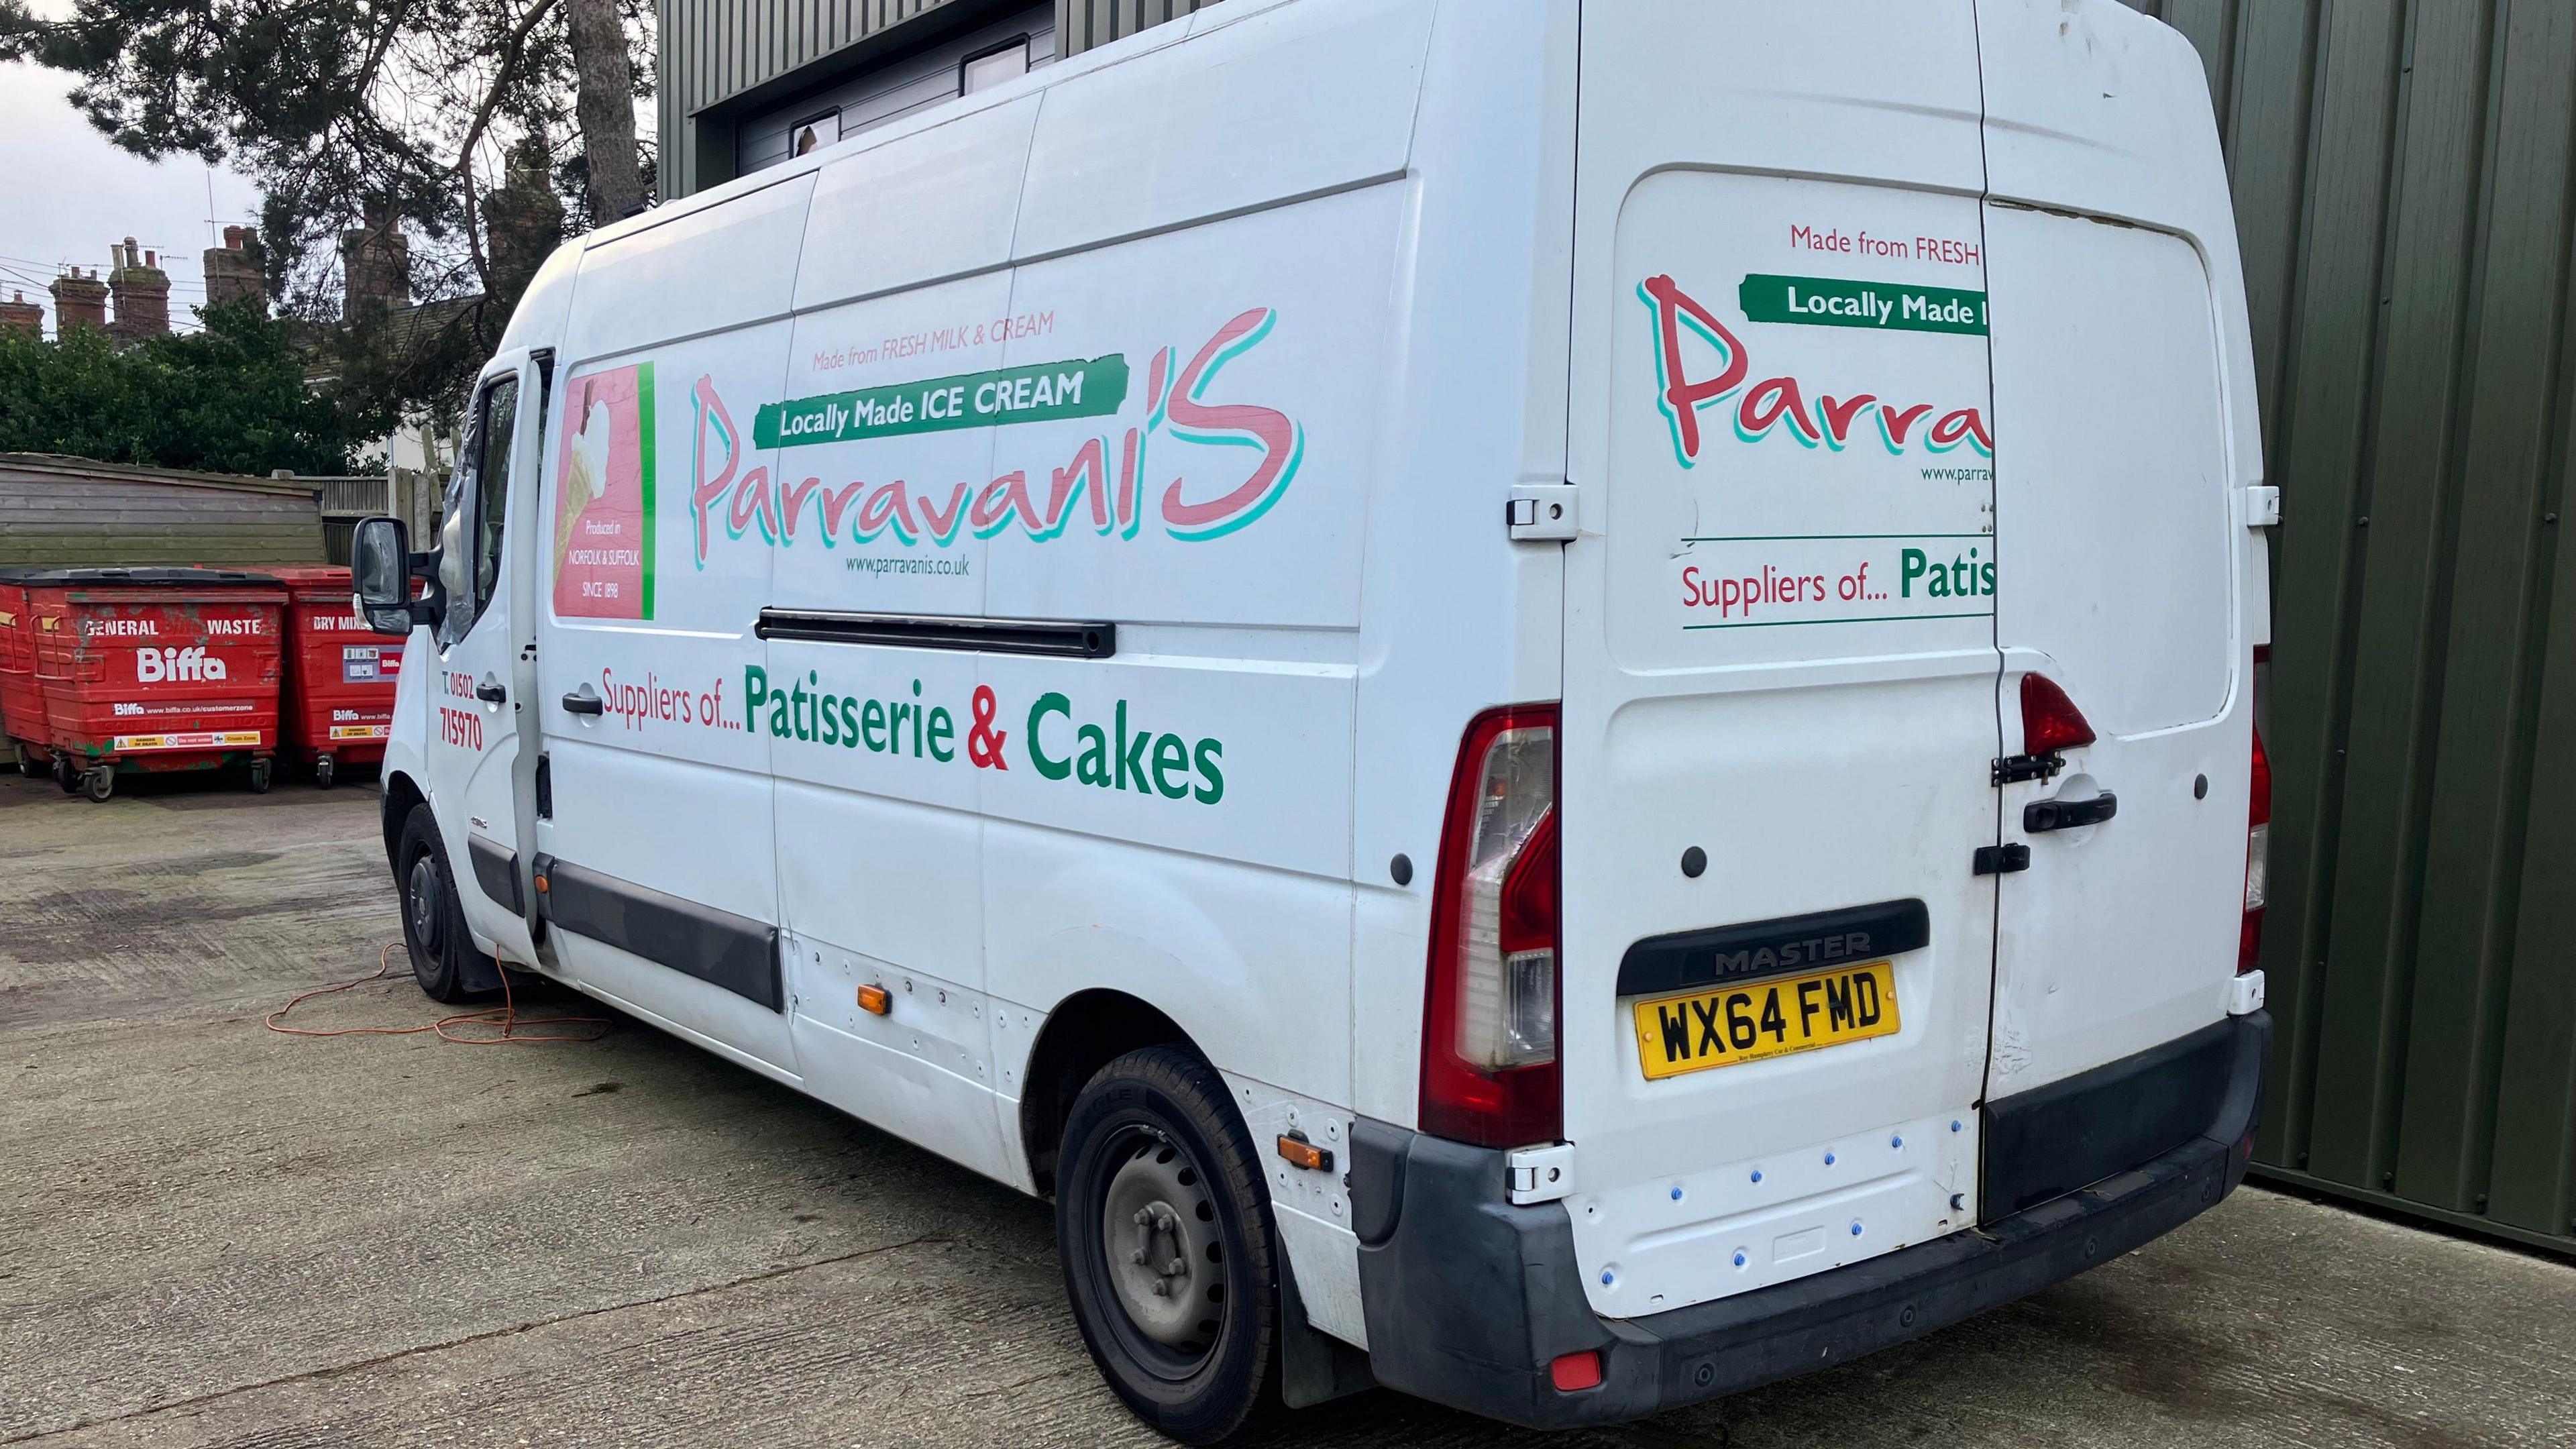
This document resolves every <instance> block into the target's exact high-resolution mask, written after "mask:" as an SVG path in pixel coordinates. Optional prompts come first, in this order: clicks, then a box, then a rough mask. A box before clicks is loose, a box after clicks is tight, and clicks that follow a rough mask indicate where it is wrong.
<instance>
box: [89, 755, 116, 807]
mask: <svg viewBox="0 0 2576 1449" xmlns="http://www.w3.org/2000/svg"><path fill="white" fill-rule="evenodd" d="M81 793H82V794H84V795H87V796H88V797H89V798H90V799H92V800H94V801H97V802H100V803H102V804H104V803H105V802H106V800H107V797H108V796H110V795H113V794H115V793H116V767H115V766H114V765H92V766H90V767H89V773H88V774H86V775H83V776H81Z"/></svg>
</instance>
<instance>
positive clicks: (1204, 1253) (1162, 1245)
mask: <svg viewBox="0 0 2576 1449" xmlns="http://www.w3.org/2000/svg"><path fill="white" fill-rule="evenodd" d="M1103 1156H1104V1157H1105V1158H1106V1165H1104V1166H1103V1168H1102V1169H1101V1173H1100V1178H1101V1180H1102V1181H1103V1187H1102V1189H1101V1217H1100V1247H1101V1277H1102V1278H1103V1279H1104V1280H1105V1281H1104V1283H1103V1285H1102V1286H1103V1287H1105V1288H1106V1289H1108V1292H1107V1293H1106V1294H1105V1295H1104V1296H1106V1297H1107V1298H1109V1299H1110V1300H1111V1301H1112V1302H1114V1303H1116V1304H1117V1307H1118V1319H1119V1323H1118V1327H1119V1329H1120V1330H1121V1331H1120V1334H1119V1336H1120V1337H1121V1338H1123V1339H1125V1340H1127V1347H1128V1349H1129V1350H1130V1352H1132V1353H1133V1354H1134V1355H1135V1357H1136V1358H1137V1360H1138V1361H1139V1362H1140V1363H1142V1364H1144V1365H1145V1366H1146V1367H1147V1368H1149V1369H1151V1370H1152V1371H1153V1372H1154V1373H1156V1374H1157V1375H1159V1376H1161V1377H1164V1378H1169V1379H1181V1378H1187V1377H1189V1376H1190V1375H1191V1374H1193V1373H1195V1372H1197V1371H1198V1370H1199V1369H1200V1368H1202V1367H1204V1366H1205V1365H1206V1363H1207V1362H1208V1360H1209V1358H1210V1357H1212V1356H1213V1355H1214V1354H1215V1352H1216V1347H1217V1344H1218V1343H1219V1342H1220V1341H1221V1340H1222V1339H1223V1338H1224V1336H1225V1325H1226V1321H1227V1315H1228V1313H1229V1312H1230V1308H1231V1305H1230V1304H1229V1303H1228V1301H1227V1299H1228V1293H1227V1285H1226V1279H1227V1276H1228V1275H1227V1271H1226V1266H1225V1243H1224V1233H1223V1229H1222V1225H1221V1224H1220V1223H1219V1221H1218V1218H1217V1205H1216V1198H1215V1195H1214V1194H1213V1193H1212V1192H1210V1191H1209V1189H1208V1181H1207V1172H1206V1169H1204V1168H1203V1167H1201V1166H1200V1165H1199V1164H1198V1162H1197V1160H1196V1159H1195V1158H1194V1157H1192V1155H1191V1154H1190V1152H1189V1151H1188V1150H1187V1149H1186V1148H1184V1147H1183V1146H1182V1145H1181V1144H1180V1143H1179V1142H1178V1141H1176V1140H1174V1139H1173V1138H1172V1137H1171V1136H1170V1135H1169V1134H1167V1133H1163V1132H1160V1131H1156V1130H1154V1129H1152V1128H1150V1127H1146V1126H1143V1125H1141V1124H1140V1125H1135V1126H1131V1127H1129V1128H1127V1129H1126V1130H1124V1131H1121V1132H1120V1133H1119V1134H1118V1135H1117V1136H1116V1138H1115V1139H1114V1140H1113V1141H1112V1142H1111V1144H1110V1147H1109V1150H1108V1151H1107V1152H1106V1153H1104V1154H1103ZM1140 1255H1141V1257H1140ZM1158 1288H1159V1289H1160V1290H1161V1291H1157V1290H1158Z"/></svg>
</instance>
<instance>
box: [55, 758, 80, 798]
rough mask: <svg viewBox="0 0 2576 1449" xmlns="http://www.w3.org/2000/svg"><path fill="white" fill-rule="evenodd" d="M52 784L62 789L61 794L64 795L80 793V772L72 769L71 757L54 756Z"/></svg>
mask: <svg viewBox="0 0 2576 1449" xmlns="http://www.w3.org/2000/svg"><path fill="white" fill-rule="evenodd" d="M54 783H55V784H57V785H60V786H61V787H62V789H63V793H64V794H66V795H77V794H79V793H80V786H81V777H80V771H79V770H78V769H75V768H74V767H73V765H72V757H71V756H69V755H56V756H54Z"/></svg>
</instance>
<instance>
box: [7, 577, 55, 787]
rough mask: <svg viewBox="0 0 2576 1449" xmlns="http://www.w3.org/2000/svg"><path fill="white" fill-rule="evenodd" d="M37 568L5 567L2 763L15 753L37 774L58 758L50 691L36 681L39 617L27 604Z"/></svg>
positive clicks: (22, 769) (23, 769) (21, 765)
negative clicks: (51, 742)
mask: <svg viewBox="0 0 2576 1449" xmlns="http://www.w3.org/2000/svg"><path fill="white" fill-rule="evenodd" d="M35 572H37V570H35V569H27V568H17V569H0V763H5V762H6V761H7V759H8V757H9V756H11V755H15V756H16V757H17V760H18V771H19V773H20V774H23V775H25V776H27V777H28V778H29V779H33V778H35V777H37V776H39V775H42V774H44V773H45V769H46V766H47V764H48V763H49V762H51V760H52V759H53V754H52V752H51V751H49V750H47V749H46V748H45V737H46V727H45V695H44V691H42V690H40V689H38V688H37V687H36V620H35V616H34V615H33V614H31V613H29V612H28V610H27V585H26V577H27V575H29V574H32V573H35Z"/></svg>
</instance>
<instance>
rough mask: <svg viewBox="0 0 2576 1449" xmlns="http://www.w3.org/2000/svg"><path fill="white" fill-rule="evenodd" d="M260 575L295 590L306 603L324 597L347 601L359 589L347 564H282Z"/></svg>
mask: <svg viewBox="0 0 2576 1449" xmlns="http://www.w3.org/2000/svg"><path fill="white" fill-rule="evenodd" d="M260 573H262V574H264V575H266V576H267V577H269V578H271V579H274V580H276V581H277V582H279V583H281V584H284V585H286V586H287V587H288V588H290V589H293V590H294V591H295V596H296V597H297V598H298V599H300V600H304V601H306V602H310V601H312V600H313V599H316V598H319V597H324V596H330V597H337V598H342V599H345V598H347V597H348V596H349V594H350V593H351V592H352V591H353V590H355V589H356V588H357V585H356V583H354V582H353V581H352V580H351V579H350V577H349V566H348V565H347V564H281V565H279V566H278V567H276V568H263V569H261V570H260Z"/></svg>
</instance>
